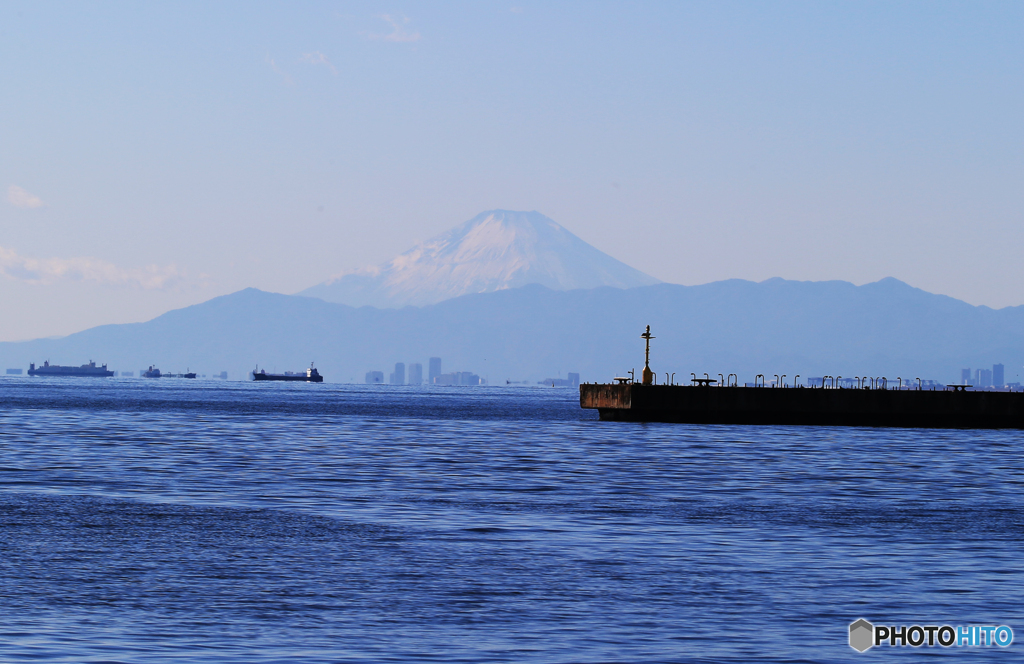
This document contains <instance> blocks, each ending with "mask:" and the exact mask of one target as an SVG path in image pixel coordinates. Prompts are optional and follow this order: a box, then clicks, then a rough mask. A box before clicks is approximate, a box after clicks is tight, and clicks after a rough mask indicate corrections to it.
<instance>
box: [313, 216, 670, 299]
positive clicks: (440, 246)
mask: <svg viewBox="0 0 1024 664" xmlns="http://www.w3.org/2000/svg"><path fill="white" fill-rule="evenodd" d="M534 283H536V284H542V285H544V286H547V287H548V288H551V289H554V290H571V289H575V288H596V287H598V286H613V287H616V288H632V287H634V286H646V285H650V284H654V283H658V280H657V279H655V278H653V277H651V276H648V275H646V274H644V273H643V272H640V271H639V270H636V269H633V268H631V267H630V266H628V265H626V264H625V263H621V262H619V261H617V260H615V259H614V258H612V257H611V256H609V255H608V254H605V253H603V252H601V251H599V250H597V249H595V248H594V247H592V246H590V245H589V244H587V243H586V242H584V241H583V240H581V239H579V238H578V237H576V236H575V235H573V234H572V233H570V232H569V231H567V230H566V229H565V228H563V227H562V226H560V225H558V224H557V223H555V222H554V221H553V220H551V219H549V218H548V217H545V216H544V215H542V214H540V213H539V212H513V211H509V210H490V211H488V212H482V213H481V214H479V215H477V216H476V217H474V218H473V219H470V220H469V221H467V222H466V223H464V224H462V225H460V226H458V227H456V228H453V229H452V230H450V231H448V232H447V233H443V234H441V235H438V236H437V237H434V238H432V239H430V240H427V241H425V242H421V243H419V244H417V245H416V246H415V247H413V248H412V249H410V250H409V251H406V252H405V253H403V254H400V255H398V256H396V257H395V258H393V259H392V260H390V261H388V262H387V263H385V264H383V265H379V266H375V267H368V268H363V269H361V270H356V271H354V272H349V273H345V274H341V275H338V276H336V277H334V278H332V279H330V280H328V281H326V282H324V283H322V284H318V285H316V286H313V287H312V288H309V289H306V290H305V291H303V292H302V293H301V295H309V296H312V297H319V298H321V299H324V300H327V301H329V302H341V303H343V304H349V305H353V306H362V305H366V304H369V305H372V306H377V307H400V306H404V305H407V304H412V305H417V306H420V305H426V304H433V303H436V302H440V301H442V300H447V299H449V298H453V297H458V296H460V295H466V294H469V293H486V292H490V291H496V290H501V289H504V288H517V287H519V286H525V285H527V284H534Z"/></svg>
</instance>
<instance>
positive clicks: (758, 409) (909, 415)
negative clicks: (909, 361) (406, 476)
mask: <svg viewBox="0 0 1024 664" xmlns="http://www.w3.org/2000/svg"><path fill="white" fill-rule="evenodd" d="M580 406H581V407H582V408H595V409H597V411H598V413H599V414H600V417H601V419H602V420H611V421H627V422H683V423H692V424H785V425H817V426H870V427H915V428H917V427H920V428H942V429H945V428H968V429H1024V393H1022V392H969V391H966V390H963V389H957V390H954V389H946V390H917V389H902V390H901V389H821V388H817V389H815V388H771V387H714V386H707V385H697V386H690V385H642V384H638V383H623V384H618V385H615V384H584V385H580Z"/></svg>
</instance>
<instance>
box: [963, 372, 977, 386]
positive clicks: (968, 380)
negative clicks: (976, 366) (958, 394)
mask: <svg viewBox="0 0 1024 664" xmlns="http://www.w3.org/2000/svg"><path fill="white" fill-rule="evenodd" d="M960 384H961V385H974V382H973V381H972V380H971V370H970V369H961V370H960Z"/></svg>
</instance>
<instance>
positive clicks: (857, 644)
mask: <svg viewBox="0 0 1024 664" xmlns="http://www.w3.org/2000/svg"><path fill="white" fill-rule="evenodd" d="M873 645H875V626H874V625H872V624H871V623H869V622H868V621H867V620H864V619H863V618H861V619H860V620H858V621H857V622H852V623H850V647H851V648H853V649H854V650H856V651H857V652H864V651H865V650H867V649H868V648H870V647H871V646H873Z"/></svg>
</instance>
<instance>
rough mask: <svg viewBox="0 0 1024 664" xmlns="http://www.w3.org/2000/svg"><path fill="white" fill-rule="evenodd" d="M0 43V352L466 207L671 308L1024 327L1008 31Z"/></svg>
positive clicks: (289, 11)
mask: <svg viewBox="0 0 1024 664" xmlns="http://www.w3.org/2000/svg"><path fill="white" fill-rule="evenodd" d="M0 25H2V26H3V28H2V30H3V39H0V60H2V62H3V63H4V65H3V66H2V67H0V85H2V86H3V89H4V99H5V101H6V102H7V103H5V104H0V124H2V126H4V127H6V128H7V131H4V132H3V134H2V136H0V310H2V311H3V312H4V316H3V319H2V322H0V340H18V339H29V338H36V337H46V336H51V335H64V334H69V333H71V332H74V331H78V330H82V329H85V328H88V327H92V326H95V325H100V324H106V323H123V322H134V321H144V320H148V319H151V318H153V317H155V316H157V315H159V314H161V313H163V312H165V311H167V310H169V309H173V308H179V307H183V306H187V305H191V304H195V303H198V302H202V301H206V300H208V299H210V298H212V297H215V296H219V295H224V294H227V293H231V292H235V291H238V290H241V289H243V288H245V287H249V286H252V287H257V288H261V289H264V290H268V291H273V292H282V293H295V292H298V291H301V290H303V289H305V288H308V287H310V286H313V285H314V284H317V283H320V282H322V281H324V280H325V279H327V278H329V277H330V276H331V275H334V274H337V273H339V272H343V271H347V270H353V269H358V268H361V267H365V266H371V265H379V264H381V263H383V262H385V261H387V260H389V259H391V258H393V257H394V256H396V255H398V254H400V253H401V252H403V251H406V250H408V249H409V248H410V247H412V246H414V245H415V244H416V241H417V240H422V239H424V238H427V237H432V236H434V235H437V234H439V233H443V232H445V231H447V230H448V229H451V228H453V227H455V226H456V225H458V224H460V223H463V222H464V221H466V220H467V219H471V218H472V217H473V216H474V215H476V214H479V213H480V212H481V211H483V210H490V209H508V210H526V211H529V210H536V211H538V212H540V213H542V214H544V215H547V216H548V217H550V218H552V219H554V220H555V221H557V222H558V223H559V224H561V225H562V226H564V227H565V228H566V229H568V230H569V231H570V232H572V233H573V234H575V235H576V236H578V237H579V238H580V239H582V240H583V241H585V242H587V243H589V244H591V245H592V246H593V247H595V248H597V249H598V250H600V251H603V252H605V253H607V254H608V255H610V256H612V257H613V258H615V259H617V260H619V261H622V262H623V263H625V264H627V265H629V266H632V267H634V268H636V269H637V270H641V271H643V272H645V273H647V274H649V275H651V276H653V277H655V278H657V279H660V280H663V281H665V282H669V283H676V284H688V285H693V284H704V283H710V282H714V281H719V280H723V279H729V278H740V279H748V280H753V281H763V280H765V279H768V278H772V277H776V276H778V277H783V278H786V279H795V280H814V281H822V280H845V281H849V282H852V283H855V284H864V283H870V282H874V281H877V280H879V279H882V278H884V277H887V276H893V277H896V278H898V279H901V280H902V281H904V282H906V283H909V284H912V285H913V286H915V287H918V288H922V289H924V290H927V291H929V292H933V293H940V294H944V295H949V296H951V297H954V298H958V299H961V300H964V301H966V302H969V303H971V304H974V305H987V306H991V307H1004V306H1010V305H1020V304H1024V293H1022V291H1021V287H1020V284H1021V283H1024V264H1022V262H1021V261H1020V259H1019V255H1020V250H1021V247H1022V245H1024V224H1021V218H1020V216H1021V212H1020V211H1021V209H1024V205H1022V204H1024V192H1022V191H1021V188H1020V186H1019V182H1020V180H1021V175H1022V171H1024V157H1022V155H1024V127H1021V125H1020V122H1019V118H1020V117H1021V116H1022V115H1024V88H1022V83H1021V80H1022V78H1021V66H1022V63H1024V43H1022V40H1020V38H1019V35H1020V29H1021V27H1022V25H1024V6H1022V5H1020V4H1019V3H1001V2H993V3H985V4H979V3H975V4H962V3H952V2H927V3H926V2H905V3H898V4H897V3H874V4H872V3H846V4H821V3H804V2H792V3H789V2H787V3H760V4H750V3H740V2H715V3H643V4H629V5H619V4H600V3H573V2H568V3H559V4H555V5H548V4H541V3H537V4H534V3H528V2H527V3H518V2H517V3H514V4H509V3H476V2H475V3H445V4H443V5H436V6H421V5H408V6H405V5H403V6H399V7H396V6H394V5H389V4H382V3H379V2H312V3H306V4H302V5H287V4H281V5H273V4H271V5H253V4H250V3H244V4H243V3H218V4H214V5H209V4H198V3H197V4H189V5H180V4H173V5H160V4H140V5H122V4H101V5H75V4H72V5H68V4H63V3H60V4H58V3H52V2H32V3H29V2H18V1H15V2H8V3H4V4H3V6H2V7H0ZM964 256H985V261H984V262H983V264H982V265H974V264H971V263H969V262H965V260H964Z"/></svg>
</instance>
